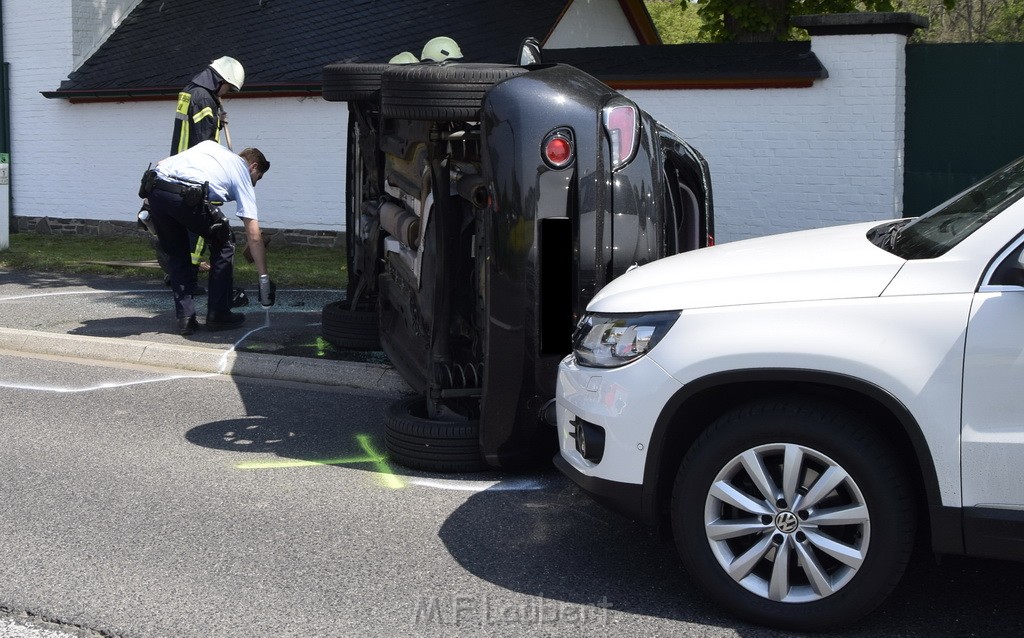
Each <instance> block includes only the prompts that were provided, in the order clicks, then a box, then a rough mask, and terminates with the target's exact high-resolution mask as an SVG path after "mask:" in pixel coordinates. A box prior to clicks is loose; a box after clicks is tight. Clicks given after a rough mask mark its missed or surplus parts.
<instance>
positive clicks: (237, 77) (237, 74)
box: [210, 56, 245, 91]
mask: <svg viewBox="0 0 1024 638" xmlns="http://www.w3.org/2000/svg"><path fill="white" fill-rule="evenodd" d="M210 68H211V69H213V70H214V71H216V72H217V75H219V76H220V77H221V78H222V79H223V80H224V81H225V82H227V83H228V84H230V85H231V86H233V87H234V89H235V90H236V91H241V90H242V85H243V84H244V83H245V69H243V68H242V64H241V62H239V61H238V60H236V59H234V58H229V57H228V56H224V57H222V58H217V59H216V60H214V61H213V62H211V63H210Z"/></svg>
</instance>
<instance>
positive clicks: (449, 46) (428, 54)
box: [420, 35, 462, 62]
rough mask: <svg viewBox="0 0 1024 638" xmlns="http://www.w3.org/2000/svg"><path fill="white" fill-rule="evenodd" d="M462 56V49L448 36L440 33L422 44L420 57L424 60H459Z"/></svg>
mask: <svg viewBox="0 0 1024 638" xmlns="http://www.w3.org/2000/svg"><path fill="white" fill-rule="evenodd" d="M461 58H462V49H460V48H459V45H458V44H456V43H455V40H452V39H451V38H449V37H448V36H445V35H441V36H438V37H436V38H432V39H431V40H430V41H428V42H427V43H426V44H425V45H424V46H423V53H421V54H420V59H421V60H423V61H424V62H442V61H444V60H459V59H461Z"/></svg>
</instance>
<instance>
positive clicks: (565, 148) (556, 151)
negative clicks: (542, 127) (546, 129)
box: [542, 129, 576, 168]
mask: <svg viewBox="0 0 1024 638" xmlns="http://www.w3.org/2000/svg"><path fill="white" fill-rule="evenodd" d="M542 150H543V155H544V162H545V163H546V164H547V165H548V166H550V167H551V168H565V167H566V166H568V165H569V164H572V160H573V157H574V155H575V153H576V151H575V149H574V148H573V143H572V134H571V133H570V132H569V131H568V130H567V129H556V130H554V131H551V132H550V133H548V136H547V137H546V138H544V148H543V149H542Z"/></svg>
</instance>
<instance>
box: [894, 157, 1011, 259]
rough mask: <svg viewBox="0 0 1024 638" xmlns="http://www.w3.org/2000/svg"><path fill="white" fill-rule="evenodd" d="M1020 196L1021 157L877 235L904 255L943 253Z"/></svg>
mask: <svg viewBox="0 0 1024 638" xmlns="http://www.w3.org/2000/svg"><path fill="white" fill-rule="evenodd" d="M1021 197H1024V157H1020V158H1018V159H1016V160H1014V161H1013V162H1011V163H1010V164H1008V165H1006V166H1004V167H1003V168H1001V169H999V170H998V171H996V172H995V173H992V174H991V175H989V176H988V177H986V178H985V179H983V180H982V181H980V182H978V183H977V184H974V185H973V186H971V187H970V188H968V189H967V190H965V191H964V192H962V193H960V194H959V195H957V196H955V197H953V198H952V199H950V200H948V201H946V202H944V203H943V204H941V205H939V206H938V207H936V208H933V209H932V210H930V211H929V212H927V213H925V214H924V215H922V216H921V217H918V218H916V219H912V220H910V221H909V222H898V223H897V224H894V225H892V226H890V227H889V228H888V232H886V233H885V234H884V235H883V236H879V237H878V238H877V239H878V243H879V245H880V246H882V247H883V248H885V249H886V250H889V251H890V252H892V253H894V254H896V255H898V256H900V257H903V258H904V259H930V258H932V257H938V256H940V255H942V254H944V253H945V252H946V251H947V250H949V249H950V248H952V247H953V246H956V245H957V244H958V243H960V242H961V241H963V240H964V238H966V237H967V236H969V235H970V234H971V233H973V232H974V231H976V230H977V229H979V228H981V227H982V226H984V225H985V224H986V223H987V222H988V221H989V220H990V219H992V218H993V217H995V216H996V215H998V214H999V213H1001V212H1003V211H1004V210H1006V209H1007V208H1009V206H1010V205H1011V204H1013V203H1014V202H1016V201H1017V200H1018V199H1020V198H1021Z"/></svg>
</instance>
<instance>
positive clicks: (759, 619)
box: [671, 398, 914, 631]
mask: <svg viewBox="0 0 1024 638" xmlns="http://www.w3.org/2000/svg"><path fill="white" fill-rule="evenodd" d="M911 500H912V499H911V497H910V493H909V489H908V484H907V480H906V477H905V475H904V473H903V471H902V468H901V465H900V462H899V459H898V458H897V456H896V455H895V454H894V452H893V450H892V449H891V446H889V445H887V444H886V442H885V441H884V440H883V439H882V438H881V437H880V436H878V435H877V434H876V433H875V432H874V431H872V429H871V428H870V426H868V424H867V423H866V422H865V421H863V420H862V419H860V418H859V417H857V416H856V415H854V414H852V413H850V412H847V411H845V410H843V409H841V408H838V407H834V406H832V405H830V404H826V403H819V402H816V401H814V400H810V399H807V400H804V399H796V398H794V399H788V400H777V401H770V400H766V401H762V402H757V403H753V404H749V405H747V406H744V407H741V408H738V409H735V410H733V411H732V412H729V413H727V414H725V415H724V416H722V417H720V418H719V419H717V420H716V421H715V422H714V423H713V424H712V425H711V426H710V427H709V428H708V429H707V430H706V431H705V432H704V433H703V434H702V435H701V436H700V437H699V438H698V440H697V442H696V443H695V444H694V445H693V447H692V448H691V449H690V450H689V451H688V453H687V454H686V457H685V458H684V460H683V463H682V465H681V466H680V469H679V472H678V474H677V477H676V482H675V486H674V489H673V499H672V512H671V514H672V527H673V532H674V535H675V538H676V544H677V547H678V549H679V553H680V555H681V557H682V559H683V562H684V564H685V566H686V568H687V571H688V572H689V573H690V575H691V576H692V577H693V578H694V579H695V580H697V581H698V582H699V583H700V584H701V585H702V586H703V587H704V589H705V590H706V591H707V592H708V593H709V594H710V595H711V596H712V597H713V598H714V599H715V600H716V601H717V602H718V603H720V604H721V605H722V606H723V607H725V608H726V609H728V610H730V611H731V612H733V613H734V614H736V615H738V616H740V617H742V618H744V619H747V620H750V621H752V622H755V623H758V624H763V625H768V626H773V627H780V628H784V629H790V630H798V631H819V630H822V629H826V628H836V627H841V626H843V625H844V624H846V623H851V622H853V621H855V620H857V619H858V618H860V617H861V616H863V615H864V614H867V613H868V612H870V611H871V610H872V609H874V608H875V607H876V606H877V605H879V604H880V603H881V602H882V600H883V599H884V598H885V597H886V596H887V595H888V594H889V592H890V591H892V589H893V588H894V587H895V586H896V584H897V582H899V579H900V576H901V575H902V573H903V570H904V568H905V566H906V563H907V561H908V560H909V557H910V553H911V550H912V546H913V536H914V531H913V530H914V515H913V508H912V503H911Z"/></svg>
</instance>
